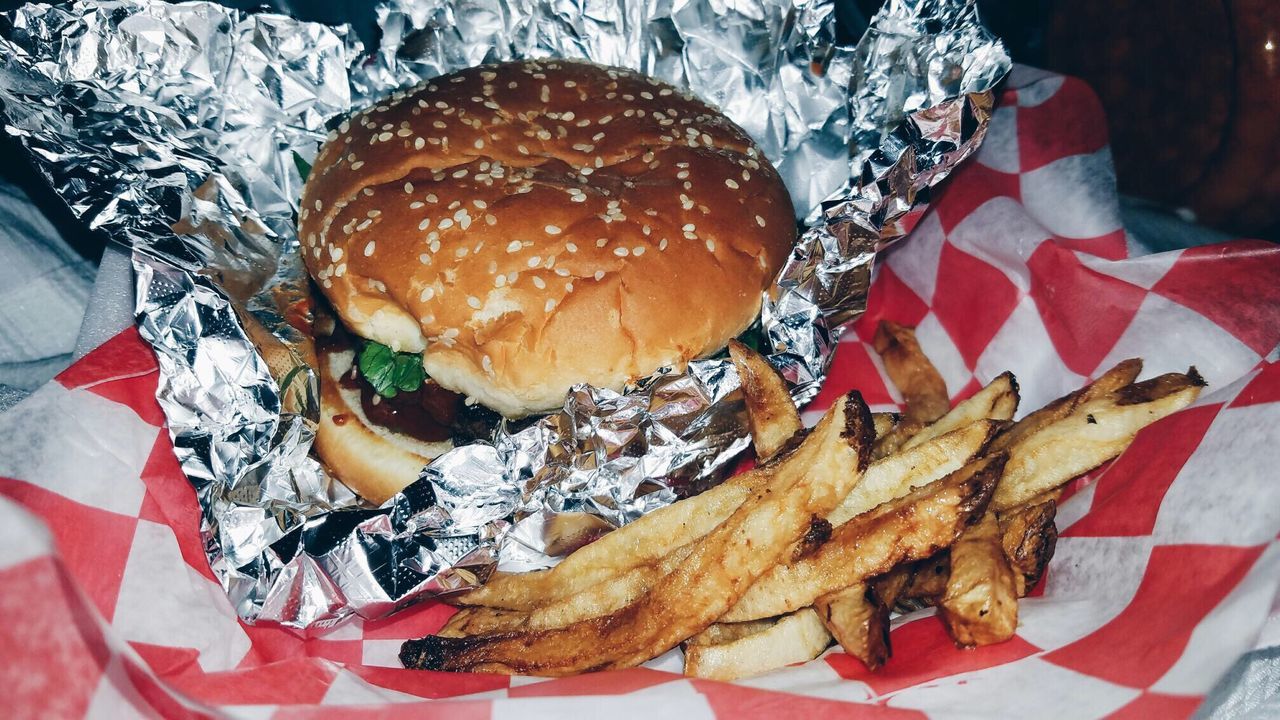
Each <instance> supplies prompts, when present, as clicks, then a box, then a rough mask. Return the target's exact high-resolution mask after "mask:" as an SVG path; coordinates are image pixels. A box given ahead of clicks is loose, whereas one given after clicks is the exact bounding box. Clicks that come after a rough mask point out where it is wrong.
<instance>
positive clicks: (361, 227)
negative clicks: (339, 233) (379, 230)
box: [356, 220, 373, 230]
mask: <svg viewBox="0 0 1280 720" xmlns="http://www.w3.org/2000/svg"><path fill="white" fill-rule="evenodd" d="M372 224H373V221H372V220H361V221H360V224H359V225H357V226H356V230H364V229H366V228H368V227H369V226H370V225H372Z"/></svg>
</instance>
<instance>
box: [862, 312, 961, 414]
mask: <svg viewBox="0 0 1280 720" xmlns="http://www.w3.org/2000/svg"><path fill="white" fill-rule="evenodd" d="M872 344H873V345H874V346H875V348H876V352H877V353H878V354H879V355H880V360H881V361H883V362H884V369H885V372H887V373H888V374H889V379H890V380H892V381H893V384H894V386H895V387H897V388H898V392H899V393H901V394H902V399H903V401H904V402H905V403H906V406H907V409H906V412H905V413H903V415H904V417H905V418H906V420H908V421H911V422H917V423H931V422H933V421H934V420H937V419H938V418H940V417H942V416H943V415H946V414H947V411H948V410H950V409H951V396H950V395H949V394H948V393H947V383H946V382H945V381H944V380H943V379H942V375H941V374H939V373H938V369H937V368H935V367H934V366H933V363H932V362H929V358H928V357H926V356H925V354H924V351H923V350H921V349H920V343H919V342H917V341H916V331H915V329H914V328H909V327H907V326H905V325H899V324H898V323H896V322H893V321H892V320H881V321H880V325H879V327H877V328H876V336H875V339H874V340H873V341H872Z"/></svg>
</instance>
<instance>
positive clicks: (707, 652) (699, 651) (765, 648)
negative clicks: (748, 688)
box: [684, 608, 831, 680]
mask: <svg viewBox="0 0 1280 720" xmlns="http://www.w3.org/2000/svg"><path fill="white" fill-rule="evenodd" d="M830 644H831V634H830V633H828V632H827V629H826V628H825V627H823V625H822V621H821V620H819V619H818V614H817V613H815V612H814V611H813V609H812V608H804V609H803V610H799V611H797V612H794V613H791V614H789V615H785V616H783V617H781V618H779V619H778V620H776V621H769V623H768V627H767V628H766V629H764V630H758V631H756V632H754V633H749V634H746V635H744V636H743V637H739V638H737V639H734V640H731V641H728V642H721V643H714V644H690V645H687V646H686V647H685V650H684V674H685V675H688V676H690V677H700V678H707V679H710V680H737V679H739V678H744V677H751V676H752V675H760V674H762V673H766V672H768V671H770V670H776V669H778V668H780V667H784V666H786V665H791V664H793V663H799V662H805V661H807V660H812V659H814V658H816V657H818V656H819V655H821V654H822V651H823V650H826V649H827V646H828V645H830Z"/></svg>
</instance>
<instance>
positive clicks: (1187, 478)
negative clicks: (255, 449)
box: [0, 68, 1280, 718]
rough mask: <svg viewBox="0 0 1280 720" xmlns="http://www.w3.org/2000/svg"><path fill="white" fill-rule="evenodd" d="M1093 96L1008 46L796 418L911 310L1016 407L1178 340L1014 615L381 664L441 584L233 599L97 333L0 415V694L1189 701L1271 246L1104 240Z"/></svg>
mask: <svg viewBox="0 0 1280 720" xmlns="http://www.w3.org/2000/svg"><path fill="white" fill-rule="evenodd" d="M1104 128H1105V123H1104V121H1103V117H1102V113H1101V110H1100V108H1099V106H1098V103H1097V101H1096V99H1095V98H1094V96H1093V95H1092V93H1091V92H1090V91H1089V89H1088V88H1087V87H1085V86H1084V85H1083V84H1081V83H1080V82H1078V81H1075V80H1071V79H1065V78H1063V77H1061V76H1056V75H1049V74H1046V73H1041V72H1037V71H1033V70H1029V69H1026V68H1018V69H1016V70H1015V72H1014V74H1013V75H1012V77H1011V78H1010V81H1009V84H1008V89H1006V90H1005V92H1004V94H1003V97H1002V98H1001V106H1000V108H999V109H998V110H997V111H996V115H995V117H994V119H993V122H992V125H991V131H990V135H989V136H988V138H987V141H986V144H985V145H984V146H983V148H982V150H981V152H980V153H979V155H978V156H977V157H976V158H975V159H974V161H972V162H970V163H969V164H967V165H966V166H965V167H964V168H963V169H962V170H960V171H959V172H957V173H956V175H955V177H954V178H953V179H952V181H951V182H950V183H949V185H948V186H947V187H946V189H945V190H944V192H943V194H942V197H941V198H940V199H939V200H938V202H937V203H936V204H935V205H934V207H933V209H932V210H931V211H930V212H929V213H928V214H927V215H926V216H925V217H924V219H923V220H922V221H921V222H920V224H919V226H918V227H917V228H916V230H915V232H914V233H913V235H912V237H911V238H910V239H908V240H907V241H906V242H904V243H901V244H900V245H899V246H898V247H897V248H895V249H893V250H891V251H890V252H889V253H888V255H887V256H886V257H885V259H884V262H883V263H882V264H881V267H880V269H879V271H878V276H877V279H876V282H875V284H874V285H873V288H872V293H871V298H870V305H869V309H868V311H867V313H866V315H865V316H864V317H863V318H862V319H861V320H860V321H859V322H858V323H857V324H856V326H855V327H854V328H853V329H852V330H851V331H850V332H848V333H847V334H846V336H845V337H844V340H843V342H842V347H841V348H840V349H839V351H838V352H837V354H836V359H835V365H834V367H833V369H832V373H831V377H830V379H829V380H828V382H827V385H826V387H825V389H824V391H823V393H822V394H821V395H820V396H819V398H818V399H817V400H816V401H815V402H814V403H813V404H812V405H811V406H810V407H809V408H807V409H806V413H805V416H806V419H807V420H809V421H813V420H814V419H816V417H817V415H818V414H820V412H821V410H822V409H823V408H825V407H826V406H828V405H829V404H830V402H831V401H832V400H833V399H834V398H835V397H837V396H838V394H839V393H841V392H844V391H846V390H848V389H850V388H857V389H859V390H861V391H862V393H863V395H864V397H865V398H866V399H867V400H868V402H869V403H871V404H872V406H873V409H876V410H883V409H892V408H894V407H896V404H897V401H898V398H897V396H896V394H895V391H894V390H893V389H892V388H891V386H890V385H889V384H888V381H887V379H886V378H885V376H884V373H883V370H882V368H881V367H880V365H879V363H878V360H877V358H876V356H875V353H874V351H872V350H871V348H870V345H869V342H870V339H871V333H872V331H873V330H874V327H875V323H876V322H877V321H878V320H879V319H881V318H890V319H893V320H896V321H898V322H902V323H906V324H910V325H915V326H917V334H918V337H919V338H920V341H921V344H922V345H923V347H924V349H925V351H926V352H927V353H928V354H929V356H930V357H931V358H932V359H933V360H934V362H935V364H936V365H937V366H938V368H939V370H940V371H941V373H942V375H943V377H944V378H945V379H946V381H947V385H948V389H949V390H950V391H951V393H952V395H953V397H954V398H956V399H959V398H963V397H965V396H967V395H969V394H971V393H972V392H974V391H975V390H976V389H977V388H979V387H980V386H981V385H982V384H983V383H984V382H986V381H989V380H990V379H992V378H993V377H995V376H996V375H997V374H999V373H1000V372H1002V371H1004V370H1012V371H1013V372H1014V373H1015V374H1016V375H1017V377H1018V379H1019V382H1020V384H1021V387H1022V391H1023V398H1022V406H1023V412H1026V411H1027V410H1029V409H1032V408H1035V407H1038V406H1040V405H1042V404H1044V403H1045V402H1047V401H1048V400H1050V399H1052V398H1054V397H1057V396H1059V395H1061V394H1063V393H1065V392H1067V391H1069V390H1071V389H1074V388H1076V387H1078V386H1080V385H1081V384H1083V383H1084V382H1086V381H1087V380H1088V379H1089V378H1091V377H1094V376H1096V375H1097V374H1099V373H1100V372H1102V371H1103V370H1105V369H1106V368H1108V367H1110V366H1111V365H1112V364H1114V363H1115V362H1117V361H1118V360H1121V359H1123V358H1127V357H1133V356H1141V357H1144V358H1145V359H1146V361H1147V363H1146V372H1145V374H1146V375H1152V374H1156V373H1160V372H1168V371H1173V370H1184V369H1185V368H1186V367H1187V366H1189V365H1193V364H1194V365H1196V366H1197V367H1198V368H1199V370H1200V371H1201V373H1202V374H1203V375H1204V376H1205V378H1206V379H1207V380H1208V381H1209V383H1210V387H1209V388H1208V389H1207V391H1206V392H1205V394H1204V395H1203V396H1202V397H1201V399H1200V400H1199V402H1197V403H1196V404H1195V405H1193V406H1192V407H1190V408H1187V409H1186V410H1184V411H1182V412H1180V413H1177V414H1176V415H1173V416H1171V417H1169V418H1166V419H1165V420H1163V421H1161V422H1159V423H1157V424H1155V425H1153V426H1152V427H1150V428H1148V429H1146V430H1144V431H1143V432H1142V433H1140V434H1139V436H1138V438H1137V440H1136V441H1135V442H1134V444H1133V446H1132V447H1131V448H1130V449H1129V450H1128V451H1127V452H1126V453H1124V454H1123V455H1122V456H1121V457H1120V458H1119V459H1117V460H1116V461H1114V462H1113V463H1111V464H1110V466H1109V467H1105V468H1103V469H1100V470H1099V471H1096V472H1094V473H1091V474H1090V476H1088V477H1086V478H1084V479H1082V480H1080V481H1077V482H1076V483H1075V484H1074V486H1073V490H1074V492H1073V494H1071V495H1070V498H1069V499H1068V500H1067V501H1066V502H1065V503H1064V505H1063V506H1062V507H1061V509H1060V511H1059V516H1058V524H1059V528H1060V529H1061V538H1060V540H1059V542H1058V549H1057V555H1056V556H1055V558H1054V559H1053V561H1052V563H1051V564H1050V566H1049V570H1048V573H1047V577H1046V578H1045V580H1044V581H1043V582H1042V583H1041V585H1040V586H1039V587H1038V588H1037V589H1036V591H1035V592H1033V593H1032V595H1031V596H1030V597H1028V598H1026V599H1024V600H1023V601H1022V603H1021V617H1020V625H1019V629H1018V634H1017V636H1016V637H1015V638H1014V639H1013V640H1011V641H1010V642H1007V643H1003V644H1000V645H994V646H990V647H985V648H980V649H977V650H967V651H962V650H957V649H956V648H955V647H954V645H952V643H951V641H950V639H949V638H948V637H947V635H946V633H945V631H944V630H943V628H942V626H941V624H940V623H939V622H938V620H937V618H935V617H932V616H931V614H930V612H929V611H924V612H921V613H916V614H913V615H910V616H907V617H904V618H900V619H898V620H897V621H896V622H895V629H894V632H893V649H894V656H893V659H892V660H890V662H889V663H888V664H887V665H886V666H885V667H884V668H882V669H881V670H880V671H879V672H877V673H874V674H872V673H868V672H867V671H866V670H865V668H863V667H862V666H861V664H860V663H859V662H858V661H857V660H855V659H852V658H850V657H848V656H846V655H844V654H843V653H841V652H840V650H839V649H838V648H835V649H832V650H830V651H828V652H827V653H826V654H825V655H824V656H823V657H821V658H819V659H817V660H814V661H812V662H809V663H806V664H804V665H801V666H797V667H791V668H786V669H782V670H779V671H777V672H774V673H771V674H769V675H766V676H763V677H759V678H753V679H749V680H744V681H740V682H737V683H720V682H714V681H704V680H696V679H686V678H684V677H683V676H681V675H680V674H679V671H680V662H681V661H680V657H679V653H678V651H677V652H672V653H669V654H667V655H665V656H663V657H661V658H659V659H657V660H656V661H654V662H652V663H650V664H649V665H647V666H646V667H642V668H636V669H632V670H626V671H618V672H608V673H599V674H593V675H587V676H580V677H572V678H561V679H552V680H545V679H534V678H519V677H517V678H508V677H503V676H490V675H462V674H447V673H434V672H424V671H412V670H404V669H402V668H399V667H398V662H397V661H396V653H397V651H398V649H399V646H400V643H401V642H402V641H403V640H404V639H406V638H412V637H419V636H422V635H424V634H427V633H429V632H431V631H433V630H435V629H437V628H438V627H439V626H440V625H441V624H442V623H443V622H444V620H445V619H446V618H447V617H448V615H449V614H450V613H451V612H452V611H451V610H450V609H449V608H448V607H446V606H444V605H440V604H436V603H427V604H423V605H420V606H417V607H415V608H411V609H409V610H407V611H404V612H402V613H400V614H398V615H395V616H393V617H391V618H389V619H387V620H382V621H377V622H365V623H363V624H361V623H359V622H353V623H349V624H347V625H344V626H342V627H340V628H338V629H337V630H335V631H332V632H330V633H329V634H327V635H323V636H313V637H305V638H304V637H299V636H297V635H295V634H293V633H291V632H288V631H285V630H282V629H278V628H269V627H247V626H244V625H241V624H240V623H239V622H238V621H237V620H236V616H235V613H234V612H233V610H232V608H231V607H230V606H229V605H228V603H227V599H226V596H225V595H224V594H223V592H222V590H221V588H220V587H219V586H218V584H217V582H216V581H215V579H214V577H213V575H212V574H211V572H210V571H209V568H208V566H207V565H206V564H205V560H204V552H203V548H202V547H201V541H200V537H199V533H198V517H199V508H198V506H197V504H196V500H195V496H194V493H193V491H192V490H191V487H190V486H189V485H188V484H187V482H186V480H185V479H184V478H183V476H182V474H181V472H180V470H179V467H178V465H177V462H176V461H175V459H174V457H173V452H172V448H171V446H170V444H169V439H168V434H167V433H166V432H165V430H164V429H163V422H164V417H163V415H162V413H161V412H160V409H159V407H158V406H157V405H156V403H155V400H154V391H155V387H156V382H157V375H156V364H155V360H154V357H153V356H152V355H151V352H150V350H149V349H148V348H147V346H146V345H145V343H143V342H142V341H141V340H140V339H139V338H138V336H137V334H136V333H135V332H134V331H132V330H130V331H127V332H124V333H121V334H120V335H119V336H117V337H116V338H114V339H113V340H111V341H109V342H107V343H106V344H105V345H103V346H102V347H100V348H99V349H98V350H96V351H95V352H93V353H91V354H90V355H89V356H87V357H86V358H84V359H83V360H82V361H81V362H79V363H77V364H76V365H74V366H73V367H72V368H71V369H69V370H68V371H66V372H65V373H63V374H62V375H61V376H59V377H58V378H57V380H56V381H55V382H53V383H50V384H49V385H47V386H46V387H44V388H43V389H41V390H40V391H38V392H37V393H36V394H34V395H33V396H32V397H31V398H29V399H28V400H27V401H25V402H24V403H22V404H21V405H19V406H18V407H16V408H15V409H13V410H12V411H10V412H8V413H5V414H4V415H0V494H3V496H4V497H3V498H0V658H3V662H0V687H3V688H5V692H6V694H7V698H6V701H5V704H6V705H7V710H8V713H9V715H10V716H16V717H79V716H84V715H89V716H94V717H123V716H138V715H141V716H162V717H199V716H209V715H212V716H220V715H225V716H237V717H292V716H308V717H312V716H324V717H329V716H332V717H359V716H361V715H362V714H369V715H377V716H383V715H397V716H398V715H401V714H404V715H412V716H414V717H426V718H432V717H449V718H455V717H464V718H465V717H476V718H484V717H503V718H508V717H509V718H536V717H542V716H544V715H546V716H550V715H555V716H557V717H565V716H570V717H571V716H572V715H573V714H574V713H580V714H587V715H591V716H595V715H605V714H608V715H610V716H613V717H618V718H623V717H644V718H650V717H666V716H672V715H677V714H678V715H679V716H681V717H740V716H747V715H750V716H756V715H760V716H765V715H780V716H784V717H785V716H812V715H817V714H818V713H846V714H848V713H850V712H854V711H856V712H860V713H865V714H866V715H868V716H880V715H884V716H890V717H898V716H903V717H934V718H947V717H961V716H972V717H986V716H993V715H1011V714H1015V713H1019V712H1027V713H1032V714H1045V713H1047V714H1051V715H1054V716H1069V717H1101V716H1104V715H1109V714H1115V715H1118V716H1132V717H1152V716H1160V717H1168V716H1180V715H1188V714H1190V713H1191V712H1192V711H1193V710H1194V709H1195V708H1196V707H1197V706H1198V704H1199V703H1200V701H1201V700H1202V698H1203V696H1204V694H1205V693H1206V692H1207V691H1208V689H1209V688H1210V687H1212V685H1213V683H1214V682H1215V681H1216V680H1217V678H1219V677H1220V676H1221V675H1222V673H1224V672H1225V671H1226V670H1227V668H1228V667H1230V665H1231V664H1232V663H1233V662H1235V660H1236V659H1237V658H1239V657H1240V655H1242V654H1243V653H1245V652H1247V651H1249V650H1251V649H1253V648H1254V647H1259V646H1265V645H1272V644H1280V605H1277V586H1278V585H1280V538H1278V534H1280V481H1277V479H1276V478H1277V476H1276V472H1275V468H1276V467H1277V465H1280V443H1276V442H1275V441H1274V439H1275V438H1276V436H1277V431H1276V430H1275V427H1276V426H1277V424H1278V423H1280V363H1278V362H1277V360H1278V357H1277V345H1278V344H1280V248H1277V247H1276V246H1273V245H1269V244H1266V243H1261V242H1251V241H1239V242H1234V243H1228V244H1225V245H1219V246H1212V247H1204V248H1196V249H1191V250H1184V251H1180V252H1173V253H1163V254H1158V255H1148V256H1144V257H1139V258H1129V257H1127V255H1128V252H1127V247H1128V243H1127V242H1126V237H1125V233H1124V230H1123V229H1122V228H1121V226H1120V221H1119V211H1118V207H1117V201H1116V193H1115V187H1114V178H1113V173H1112V168H1111V160H1110V154H1109V150H1108V148H1107V144H1106V133H1105V129H1104Z"/></svg>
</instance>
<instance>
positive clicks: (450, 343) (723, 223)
mask: <svg viewBox="0 0 1280 720" xmlns="http://www.w3.org/2000/svg"><path fill="white" fill-rule="evenodd" d="M299 228H300V234H301V236H302V252H303V257H304V259H305V261H306V264H307V267H308V269H309V270H310V272H311V274H312V276H313V278H314V279H315V281H316V283H317V285H318V286H319V287H320V288H321V290H322V292H323V293H324V294H325V295H326V296H327V297H328V299H329V301H330V302H331V303H332V305H333V307H334V309H335V310H336V311H337V312H338V314H339V315H340V316H341V318H342V320H343V322H344V324H345V325H346V326H347V327H348V328H350V329H351V331H352V332H354V333H356V334H358V335H360V336H363V337H365V338H368V339H371V340H375V341H377V342H381V343H384V344H386V345H389V346H391V347H392V348H395V349H397V350H403V351H411V352H423V353H424V355H423V365H424V367H425V369H426V371H427V373H428V374H429V375H430V376H431V377H432V378H434V379H435V380H436V381H437V382H438V383H439V384H440V385H442V386H443V387H446V388H449V389H452V390H455V391H457V392H459V393H462V394H464V395H467V396H469V397H471V398H474V399H475V400H477V401H479V402H480V403H483V404H484V405H486V406H488V407H490V408H492V409H494V410H497V411H498V412H500V413H502V414H504V415H506V416H508V417H519V416H523V415H526V414H530V413H534V412H538V411H543V410H547V409H550V408H553V407H556V406H559V405H560V404H561V402H562V401H563V398H564V395H565V392H566V391H567V390H568V389H569V388H570V387H571V386H572V385H574V384H577V383H582V382H586V383H591V384H593V385H596V386H602V387H610V388H615V389H616V388H619V387H620V386H622V385H623V384H624V383H625V382H627V381H629V380H632V379H636V378H639V377H643V376H645V375H648V374H650V373H652V372H653V371H655V370H657V369H658V368H660V367H662V366H666V365H671V366H676V367H682V366H683V365H684V364H685V363H686V362H688V361H689V360H691V359H693V358H696V357H699V356H703V355H706V354H709V353H712V352H715V351H716V350H718V349H720V348H721V347H723V346H724V345H725V343H726V342H728V340H729V339H730V338H732V337H733V336H734V335H736V334H738V333H740V332H741V331H742V330H744V329H745V328H746V327H747V326H748V325H749V324H750V323H751V322H752V320H753V319H754V318H755V317H756V315H757V314H758V312H759V310H760V294H761V291H762V290H764V289H765V287H766V286H767V285H768V283H769V281H770V280H771V279H772V277H773V276H774V274H775V273H776V272H777V270H778V268H779V266H780V265H781V263H782V261H783V260H784V258H785V257H786V255H787V253H788V252H789V251H790V249H791V247H792V245H793V244H794V241H795V220H794V211H793V209H792V205H791V200H790V198H789V197H788V195H787V192H786V189H785V188H784V186H783V184H782V181H781V179H780V178H779V177H778V174H777V172H776V171H775V170H774V168H773V167H772V166H771V165H770V164H769V162H768V161H767V160H766V159H765V158H764V157H763V156H762V154H761V153H760V152H759V151H758V150H757V149H756V148H755V147H754V146H753V144H752V142H751V140H750V139H749V138H748V137H747V136H746V134H745V133H744V132H743V131H742V129H741V128H739V127H738V126H737V125H735V124H734V123H732V122H731V121H730V120H728V119H727V118H725V117H724V116H723V115H721V114H720V113H719V112H718V111H716V110H714V109H713V108H711V107H709V106H708V105H706V104H705V103H702V102H701V101H699V100H697V99H695V98H693V97H691V96H689V95H688V94H686V93H684V92H682V91H680V90H677V89H675V88H672V87H670V86H668V85H666V84H664V83H661V82H659V81H657V80H653V79H651V78H647V77H645V76H642V75H639V74H636V73H633V72H630V71H627V70H621V69H615V68H605V67H600V66H596V65H591V64H587V63H580V62H568V61H540V62H534V61H529V62H519V63H504V64H498V65H486V66H480V67H475V68H470V69H468V70H464V71H461V72H458V73H455V74H452V75H446V76H443V77H439V78H436V79H434V80H432V81H431V82H430V83H429V84H426V85H425V86H422V87H419V88H417V89H414V90H411V91H405V92H400V93H397V94H395V95H393V96H392V97H391V98H389V99H387V100H386V101H385V102H383V103H382V104H380V105H377V106H376V107H373V108H369V109H368V110H365V111H363V112H360V113H358V114H356V115H354V116H353V117H351V118H350V119H349V120H347V121H345V122H343V123H342V125H341V126H340V127H339V128H338V130H337V131H336V133H334V134H332V135H331V136H330V138H329V140H328V142H327V143H326V144H325V146H324V148H323V149H322V151H321V153H320V155H319V157H318V158H317V159H316V163H315V166H314V168H313V169H312V173H311V177H310V178H309V179H308V182H307V185H306V187H305V189H304V191H303V197H302V209H301V211H300V213H299Z"/></svg>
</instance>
